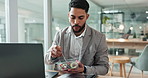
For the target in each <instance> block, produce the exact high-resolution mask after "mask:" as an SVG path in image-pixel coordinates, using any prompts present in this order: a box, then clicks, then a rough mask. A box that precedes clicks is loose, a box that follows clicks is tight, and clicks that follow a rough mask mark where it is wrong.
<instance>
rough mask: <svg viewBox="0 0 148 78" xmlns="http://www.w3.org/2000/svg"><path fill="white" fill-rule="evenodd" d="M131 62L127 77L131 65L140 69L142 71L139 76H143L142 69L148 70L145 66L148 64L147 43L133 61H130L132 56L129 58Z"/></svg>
mask: <svg viewBox="0 0 148 78" xmlns="http://www.w3.org/2000/svg"><path fill="white" fill-rule="evenodd" d="M131 64H132V66H131V68H130V71H129V74H128V77H127V78H129V76H130V73H131V70H132V68H133V66H134V67H136V68H137V69H139V70H141V72H142V74H141V77H142V78H143V71H148V67H147V66H148V45H146V46H145V48H144V50H143V52H142V54H141V55H140V56H139V57H138V58H137V59H136V60H135V61H132V58H131Z"/></svg>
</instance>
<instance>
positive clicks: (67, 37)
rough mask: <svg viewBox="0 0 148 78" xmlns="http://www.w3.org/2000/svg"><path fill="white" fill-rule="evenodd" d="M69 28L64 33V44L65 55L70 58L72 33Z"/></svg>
mask: <svg viewBox="0 0 148 78" xmlns="http://www.w3.org/2000/svg"><path fill="white" fill-rule="evenodd" d="M69 31H70V30H69V28H68V30H67V31H65V34H64V36H63V37H64V38H63V39H64V45H63V47H64V48H63V49H64V57H65V58H68V57H69V52H70V40H71V33H69Z"/></svg>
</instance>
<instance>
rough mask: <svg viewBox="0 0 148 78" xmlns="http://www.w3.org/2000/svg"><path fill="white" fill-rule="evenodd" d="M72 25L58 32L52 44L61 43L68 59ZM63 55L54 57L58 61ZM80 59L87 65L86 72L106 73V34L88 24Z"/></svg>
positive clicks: (107, 67)
mask: <svg viewBox="0 0 148 78" xmlns="http://www.w3.org/2000/svg"><path fill="white" fill-rule="evenodd" d="M70 36H71V34H70V27H67V28H65V29H63V30H61V31H59V32H57V33H56V35H55V38H54V40H53V43H52V45H60V46H61V47H62V52H63V54H64V56H65V58H66V59H68V58H69V51H70V40H71V39H70V38H71V37H70ZM58 59H63V57H60V58H56V59H52V60H50V61H52V62H53V61H57V60H58ZM80 61H81V63H83V64H84V65H85V67H86V74H96V75H105V74H106V73H107V72H108V69H109V64H108V47H107V43H106V38H105V35H104V34H102V33H100V32H98V31H96V30H94V29H92V28H91V27H89V26H87V29H86V32H85V36H84V38H83V46H82V50H81V56H80Z"/></svg>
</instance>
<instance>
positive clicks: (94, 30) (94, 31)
mask: <svg viewBox="0 0 148 78" xmlns="http://www.w3.org/2000/svg"><path fill="white" fill-rule="evenodd" d="M89 28H90V30H91V31H92V33H93V34H95V35H96V36H97V35H98V36H103V35H104V34H103V33H101V32H99V31H98V30H96V29H94V28H92V27H89Z"/></svg>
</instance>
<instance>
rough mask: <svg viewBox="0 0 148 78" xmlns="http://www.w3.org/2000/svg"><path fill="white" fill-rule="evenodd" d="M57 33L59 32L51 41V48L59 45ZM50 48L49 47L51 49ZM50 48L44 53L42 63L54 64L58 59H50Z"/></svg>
mask: <svg viewBox="0 0 148 78" xmlns="http://www.w3.org/2000/svg"><path fill="white" fill-rule="evenodd" d="M59 33H60V32H57V33H56V34H55V37H54V39H53V41H52V46H54V45H58V44H59V40H60V38H59V37H60V35H59ZM52 46H51V47H52ZM51 47H50V48H49V49H48V51H47V52H46V53H45V56H44V57H45V58H44V61H45V64H48V65H49V64H54V63H55V62H57V61H58V58H52V57H51V53H50V52H51Z"/></svg>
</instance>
